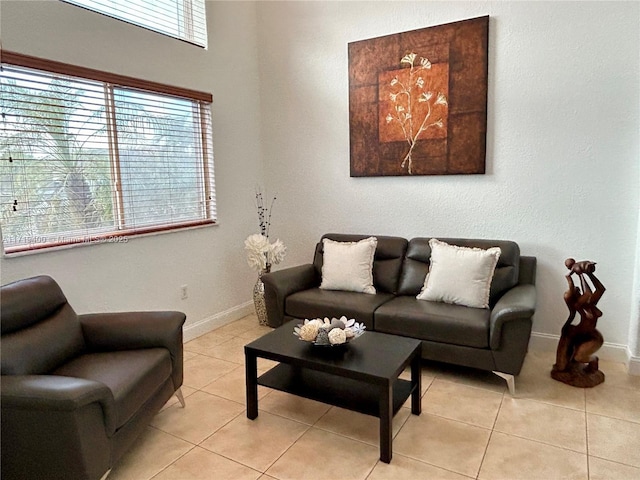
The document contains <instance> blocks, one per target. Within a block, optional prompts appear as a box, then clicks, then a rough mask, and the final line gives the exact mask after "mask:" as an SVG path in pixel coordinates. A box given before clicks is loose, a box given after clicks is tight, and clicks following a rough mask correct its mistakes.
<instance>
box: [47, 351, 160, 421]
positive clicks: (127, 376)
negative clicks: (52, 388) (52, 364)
mask: <svg viewBox="0 0 640 480" xmlns="http://www.w3.org/2000/svg"><path fill="white" fill-rule="evenodd" d="M171 371H172V368H171V356H170V354H169V350H167V349H166V348H146V349H142V350H123V351H116V352H102V353H89V354H85V355H81V356H79V357H76V358H75V359H73V360H71V361H70V362H68V363H66V364H65V365H63V366H61V367H59V368H57V369H56V370H54V371H53V372H51V374H52V375H61V376H66V377H75V378H83V379H85V380H94V381H97V382H100V383H103V384H104V385H106V386H107V387H108V388H109V390H111V392H112V394H113V398H114V404H115V412H116V423H115V424H116V428H120V427H121V426H123V425H124V424H125V423H127V421H129V420H130V419H131V418H132V417H133V416H134V414H136V412H138V411H139V410H140V408H141V407H142V406H143V405H144V404H145V403H146V402H147V400H149V398H151V397H152V396H153V395H154V394H155V393H156V392H157V390H158V388H159V387H160V386H161V385H164V383H165V382H166V381H167V379H168V378H169V377H170V375H171Z"/></svg>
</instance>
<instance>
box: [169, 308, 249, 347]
mask: <svg viewBox="0 0 640 480" xmlns="http://www.w3.org/2000/svg"><path fill="white" fill-rule="evenodd" d="M253 312H254V309H253V302H252V301H249V302H246V303H242V304H240V305H237V306H235V307H232V308H230V309H229V310H225V311H224V312H220V313H217V314H215V315H212V316H210V317H207V318H204V319H202V320H200V321H199V322H196V323H194V324H193V325H186V326H185V327H184V329H183V331H182V336H183V341H185V342H188V341H189V340H193V339H194V338H197V337H199V336H201V335H204V334H205V333H209V332H210V331H211V330H213V329H214V328H218V327H222V326H223V325H226V324H227V323H231V322H234V321H236V320H240V319H241V318H243V317H246V316H247V315H250V314H251V313H253Z"/></svg>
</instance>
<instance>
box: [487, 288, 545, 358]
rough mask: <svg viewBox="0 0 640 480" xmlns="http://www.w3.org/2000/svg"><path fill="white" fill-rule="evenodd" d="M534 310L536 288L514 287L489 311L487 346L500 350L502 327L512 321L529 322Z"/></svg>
mask: <svg viewBox="0 0 640 480" xmlns="http://www.w3.org/2000/svg"><path fill="white" fill-rule="evenodd" d="M535 309H536V287H535V286H534V285H531V284H528V285H516V286H515V287H513V288H512V289H511V290H509V291H508V292H507V293H505V294H504V295H503V296H502V297H501V298H500V300H498V302H497V303H496V305H495V306H494V307H493V310H492V311H491V318H490V320H489V322H490V325H489V346H490V347H491V349H492V350H497V349H499V348H500V343H501V342H500V341H501V338H502V327H503V326H504V324H505V323H506V322H510V321H513V320H530V319H531V317H532V316H533V314H534V312H535Z"/></svg>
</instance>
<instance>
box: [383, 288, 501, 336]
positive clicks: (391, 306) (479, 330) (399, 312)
mask: <svg viewBox="0 0 640 480" xmlns="http://www.w3.org/2000/svg"><path fill="white" fill-rule="evenodd" d="M490 316H491V311H490V310H488V309H481V308H470V307H464V306H461V305H450V304H447V303H440V302H425V301H423V300H417V299H416V298H414V297H408V296H401V297H396V298H394V299H393V300H391V301H389V302H386V303H385V304H384V305H382V306H380V307H379V308H378V309H377V310H376V316H375V329H376V331H378V332H383V333H391V334H395V335H403V336H406V337H412V338H417V339H420V340H429V341H432V342H439V343H448V344H452V345H461V346H465V347H474V348H489V318H490Z"/></svg>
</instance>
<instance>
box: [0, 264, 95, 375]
mask: <svg viewBox="0 0 640 480" xmlns="http://www.w3.org/2000/svg"><path fill="white" fill-rule="evenodd" d="M0 309H1V310H0V311H1V312H2V322H1V325H2V327H1V330H2V340H1V341H2V352H1V370H2V375H41V374H45V373H48V372H50V371H51V370H53V369H54V368H57V367H58V366H60V365H61V364H62V363H64V362H65V361H67V360H68V359H70V358H72V357H74V356H76V355H78V354H80V353H81V352H82V351H83V350H84V337H83V336H82V328H81V326H80V322H79V320H78V316H77V315H76V313H75V312H74V311H73V309H72V308H71V306H70V305H69V304H68V303H67V299H66V297H65V296H64V293H62V290H60V287H59V286H58V284H57V283H56V282H55V280H53V279H52V278H51V277H47V276H39V277H33V278H28V279H26V280H20V281H17V282H14V283H11V284H8V285H5V286H3V287H2V292H0Z"/></svg>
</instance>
